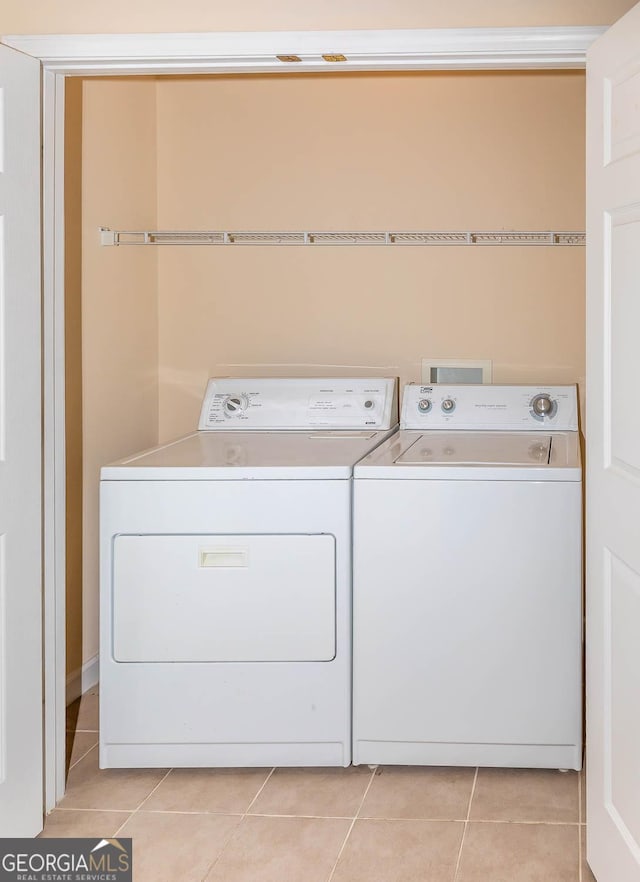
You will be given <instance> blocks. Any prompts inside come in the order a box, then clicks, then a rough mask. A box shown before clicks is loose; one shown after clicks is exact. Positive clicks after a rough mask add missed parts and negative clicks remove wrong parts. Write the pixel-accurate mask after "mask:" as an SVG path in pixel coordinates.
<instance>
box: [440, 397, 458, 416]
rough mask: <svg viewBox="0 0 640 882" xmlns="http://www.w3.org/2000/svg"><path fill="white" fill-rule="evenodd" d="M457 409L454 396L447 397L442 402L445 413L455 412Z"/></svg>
mask: <svg viewBox="0 0 640 882" xmlns="http://www.w3.org/2000/svg"><path fill="white" fill-rule="evenodd" d="M455 409H456V403H455V401H454V400H453V398H445V400H444V401H443V402H442V410H443V411H444V413H453V411H454V410H455Z"/></svg>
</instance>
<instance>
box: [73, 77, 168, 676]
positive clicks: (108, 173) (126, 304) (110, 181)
mask: <svg viewBox="0 0 640 882" xmlns="http://www.w3.org/2000/svg"><path fill="white" fill-rule="evenodd" d="M82 138H83V151H82V367H83V378H82V379H83V400H82V417H83V420H82V422H83V474H84V501H83V507H84V560H83V582H84V587H83V613H82V619H83V659H84V661H85V662H86V661H88V660H89V659H91V658H92V657H93V656H94V655H95V654H96V653H97V652H98V480H99V470H100V466H101V465H104V464H105V463H107V462H110V461H112V460H114V459H116V458H118V457H121V456H124V455H125V454H127V453H129V452H131V451H133V450H136V449H140V448H144V447H148V446H151V445H153V444H154V443H155V442H156V439H157V426H158V314H157V274H156V255H155V251H154V250H153V249H151V248H148V249H136V248H103V247H101V246H100V244H99V239H98V227H99V226H115V227H122V226H127V225H131V226H132V227H133V228H134V229H135V228H137V227H142V228H144V227H147V226H151V227H154V226H155V223H156V158H155V157H156V108H155V82H154V81H153V80H146V79H138V80H123V79H121V80H89V81H86V82H85V83H84V111H83V127H82Z"/></svg>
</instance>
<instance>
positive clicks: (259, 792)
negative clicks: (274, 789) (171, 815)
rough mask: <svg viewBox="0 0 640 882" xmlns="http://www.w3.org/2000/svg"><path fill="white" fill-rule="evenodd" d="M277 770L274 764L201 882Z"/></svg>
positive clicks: (230, 831) (201, 881) (210, 870)
mask: <svg viewBox="0 0 640 882" xmlns="http://www.w3.org/2000/svg"><path fill="white" fill-rule="evenodd" d="M275 770H276V767H275V766H272V768H271V771H270V772H269V774H268V775H267V777H266V778H265V779H264V781H263V782H262V784H261V785H260V787H259V788H258V792H257V793H256V795H255V796H254V797H253V799H252V800H251V802H250V803H249V805H248V806H247V807H246V809H245V810H244V813H243V814H241V815H240V816H239V817H240V820H239V821H238V823H237V824H236V825H235V826H234V827H233V828H232V829H231V830H229V835H228V836H227V838H226V839H225V841H224V843H223V844H222V848H221V849H220V851H219V852H218V855H217V857H216V858H214V860H213V861H211V863H210V864H209V866H208V867H207V869H206V870H205V872H204V875H203V876H202V878H201V880H200V882H206V879H207V877H208V876H209V874H210V873H211V872H212V871H213V869H214V867H215V866H216V864H217V863H218V861H219V860H220V858H221V857H222V855H223V854H224V852H225V850H226V848H227V845H228V844H229V842H230V841H231V837H232V836H233V834H234V833H235V832H236V830H237V829H238V827H239V826H240V824H242V822H243V821H244V819H245V818H246V817H247V815H248V814H249V809H250V808H251V806H252V805H253V804H254V802H255V801H256V799H257V798H258V797H259V796H260V794H261V793H262V791H263V790H264V788H265V787H266V786H267V784H268V782H269V780H270V778H271V776H272V775H273V773H274V772H275ZM234 817H238V816H237V815H235V816H234Z"/></svg>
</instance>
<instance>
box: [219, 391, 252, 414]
mask: <svg viewBox="0 0 640 882" xmlns="http://www.w3.org/2000/svg"><path fill="white" fill-rule="evenodd" d="M248 404H249V402H248V400H247V396H246V395H229V396H227V398H225V400H224V411H225V413H226V414H227V416H235V414H237V413H242V411H243V410H246V409H247V406H248Z"/></svg>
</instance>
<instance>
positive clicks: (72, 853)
mask: <svg viewBox="0 0 640 882" xmlns="http://www.w3.org/2000/svg"><path fill="white" fill-rule="evenodd" d="M132 879H133V875H132V840H131V839H0V882H132Z"/></svg>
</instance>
